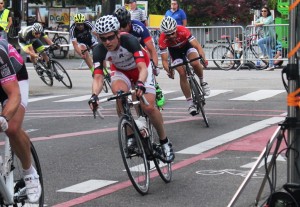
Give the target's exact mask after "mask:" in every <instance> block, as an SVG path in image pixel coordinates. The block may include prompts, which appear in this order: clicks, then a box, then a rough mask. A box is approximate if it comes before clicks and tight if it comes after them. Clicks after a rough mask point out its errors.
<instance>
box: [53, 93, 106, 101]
mask: <svg viewBox="0 0 300 207" xmlns="http://www.w3.org/2000/svg"><path fill="white" fill-rule="evenodd" d="M110 95H112V93H100V95H99V97H105V96H110ZM90 98H91V95H84V96H77V97H73V98H67V99H62V100H59V101H54V102H79V101H87V100H89V99H90Z"/></svg>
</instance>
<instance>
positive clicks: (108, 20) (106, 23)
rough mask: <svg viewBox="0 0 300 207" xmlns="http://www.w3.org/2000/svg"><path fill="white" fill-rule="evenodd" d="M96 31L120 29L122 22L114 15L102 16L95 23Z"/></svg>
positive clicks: (103, 32)
mask: <svg viewBox="0 0 300 207" xmlns="http://www.w3.org/2000/svg"><path fill="white" fill-rule="evenodd" d="M95 28H96V32H97V33H98V34H106V33H109V32H116V31H118V30H119V29H120V23H119V21H118V19H117V17H115V16H113V15H106V16H103V17H100V18H99V19H98V20H97V21H96V23H95Z"/></svg>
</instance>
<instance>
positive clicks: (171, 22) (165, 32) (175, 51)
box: [159, 17, 210, 116]
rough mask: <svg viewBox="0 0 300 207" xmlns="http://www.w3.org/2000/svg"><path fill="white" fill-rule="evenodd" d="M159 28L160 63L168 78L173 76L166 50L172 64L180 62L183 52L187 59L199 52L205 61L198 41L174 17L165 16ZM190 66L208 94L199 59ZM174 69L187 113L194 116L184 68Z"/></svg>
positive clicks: (195, 110)
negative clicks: (185, 101) (177, 74)
mask: <svg viewBox="0 0 300 207" xmlns="http://www.w3.org/2000/svg"><path fill="white" fill-rule="evenodd" d="M160 30H161V35H160V37H159V48H160V51H161V59H162V65H163V67H164V69H165V70H166V71H167V73H168V76H169V77H170V78H174V74H171V72H170V70H169V65H168V51H169V53H170V56H171V59H172V64H174V65H176V64H179V63H181V62H182V54H184V55H185V56H186V57H187V59H188V60H191V59H194V58H197V57H199V54H200V55H201V56H202V57H203V59H204V61H205V62H206V60H205V54H204V51H203V49H202V47H201V45H200V44H199V42H198V41H197V40H196V38H195V37H194V36H193V35H192V34H191V32H190V31H189V30H188V29H187V28H186V27H184V26H180V25H177V23H176V20H175V19H173V18H172V17H165V18H164V19H163V20H162V22H161V25H160ZM191 66H192V67H193V68H194V70H195V73H196V75H197V76H198V77H199V79H200V84H201V86H202V88H203V91H204V94H205V95H206V96H208V95H209V94H210V88H209V86H208V84H207V83H206V82H205V81H204V78H203V66H202V65H201V64H200V61H193V62H191ZM176 70H177V71H178V73H179V77H180V87H181V90H182V92H183V94H184V96H185V97H186V100H187V103H188V106H189V109H188V110H189V113H190V114H191V115H193V116H195V115H196V114H197V109H196V106H194V104H193V99H192V97H191V90H190V86H189V83H188V81H187V77H186V72H185V69H184V68H183V67H182V66H180V67H177V68H176Z"/></svg>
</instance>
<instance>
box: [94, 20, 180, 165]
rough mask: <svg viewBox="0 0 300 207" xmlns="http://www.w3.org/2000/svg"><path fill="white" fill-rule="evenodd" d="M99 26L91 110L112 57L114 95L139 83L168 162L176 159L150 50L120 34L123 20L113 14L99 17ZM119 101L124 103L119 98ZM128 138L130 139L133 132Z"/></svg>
mask: <svg viewBox="0 0 300 207" xmlns="http://www.w3.org/2000/svg"><path fill="white" fill-rule="evenodd" d="M95 27H96V32H97V33H98V34H99V38H100V39H101V41H102V43H100V44H98V45H97V46H95V47H94V48H93V61H94V67H95V70H94V76H93V84H92V93H93V95H92V97H91V99H90V101H89V104H90V107H91V109H94V107H96V108H97V107H98V103H99V102H98V100H99V99H98V95H99V93H100V91H101V90H102V87H103V62H104V61H105V60H109V61H110V63H111V69H112V73H111V81H112V83H111V86H112V92H113V93H114V94H116V93H117V91H119V90H122V91H124V92H128V91H129V90H130V89H131V88H132V85H135V86H136V88H137V93H136V95H137V96H138V97H140V96H141V95H143V94H145V97H146V99H147V100H148V102H149V105H148V106H147V105H145V104H144V103H143V102H141V107H142V109H143V111H144V112H145V113H146V114H147V115H148V116H149V118H150V120H151V122H152V124H153V126H154V127H155V129H156V131H157V134H158V136H159V138H160V142H161V144H162V147H163V149H164V152H165V154H166V159H167V161H168V162H172V161H173V160H174V158H175V155H174V152H173V149H172V145H171V142H170V141H169V139H168V138H167V136H166V132H165V129H164V124H163V118H162V115H161V113H160V111H159V110H158V109H157V108H156V107H155V106H154V105H155V88H154V86H153V80H152V69H151V70H150V69H149V68H151V64H150V60H149V56H148V54H147V52H145V51H144V50H143V49H142V48H141V46H140V44H139V42H138V40H137V38H136V37H134V36H132V35H131V34H128V33H122V34H121V33H120V31H119V29H120V23H119V21H118V19H117V18H116V17H114V16H112V15H107V16H103V17H101V18H99V19H98V20H97V21H96V24H95ZM93 101H97V104H96V106H94V105H93V104H92V102H93ZM117 104H118V105H119V104H121V103H120V102H119V101H117ZM117 108H121V107H117ZM117 111H118V110H117ZM118 113H120V111H118ZM128 137H129V140H130V135H128ZM131 139H132V138H131ZM130 143H132V142H129V144H130Z"/></svg>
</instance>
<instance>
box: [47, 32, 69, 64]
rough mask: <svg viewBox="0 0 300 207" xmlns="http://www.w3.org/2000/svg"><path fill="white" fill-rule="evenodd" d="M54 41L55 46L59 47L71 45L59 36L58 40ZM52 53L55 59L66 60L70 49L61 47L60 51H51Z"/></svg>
mask: <svg viewBox="0 0 300 207" xmlns="http://www.w3.org/2000/svg"><path fill="white" fill-rule="evenodd" d="M52 41H53V43H54V44H58V45H67V44H69V42H68V40H67V39H66V38H65V37H63V36H58V37H57V38H55V39H54V40H52ZM50 52H51V54H52V57H53V58H56V59H64V58H66V57H67V55H68V52H69V47H61V48H59V49H58V50H51V51H50Z"/></svg>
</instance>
